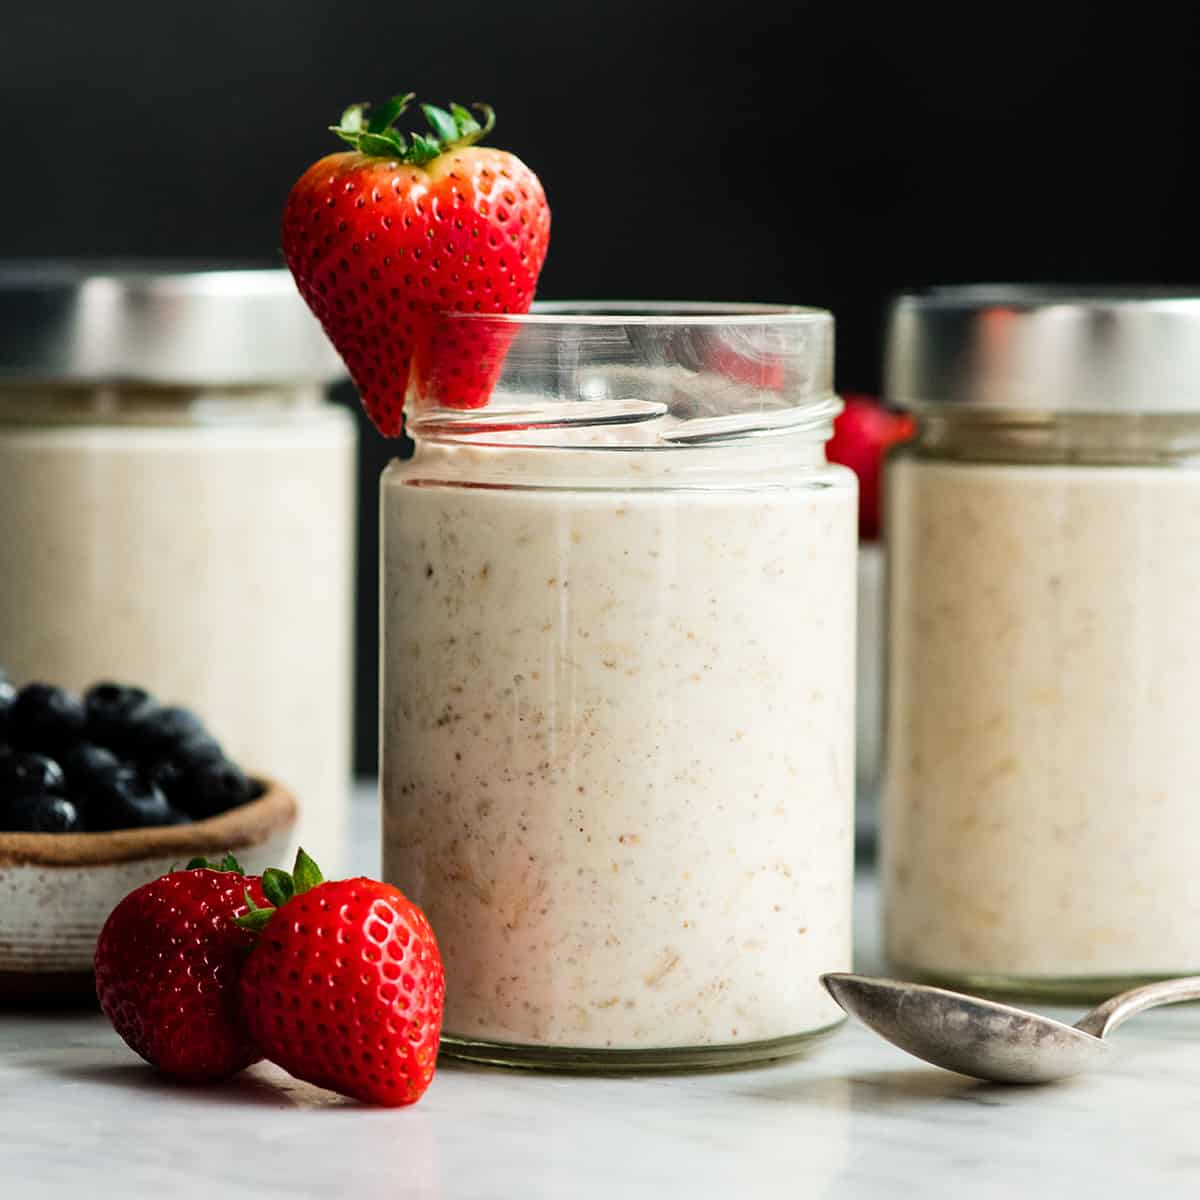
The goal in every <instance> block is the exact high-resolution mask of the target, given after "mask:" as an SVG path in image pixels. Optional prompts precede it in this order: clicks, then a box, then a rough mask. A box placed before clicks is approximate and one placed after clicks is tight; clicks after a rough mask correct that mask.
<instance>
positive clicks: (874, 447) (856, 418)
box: [825, 396, 915, 541]
mask: <svg viewBox="0 0 1200 1200" xmlns="http://www.w3.org/2000/svg"><path fill="white" fill-rule="evenodd" d="M842 399H843V400H844V402H845V405H846V407H845V408H844V409H843V411H842V413H841V414H840V415H839V416H838V418H837V420H836V421H835V422H834V423H833V437H832V438H831V439H830V441H829V445H828V446H827V447H826V451H825V453H826V455H827V457H828V458H829V461H830V462H835V463H841V464H842V465H843V466H845V467H850V468H852V469H853V471H854V473H855V474H856V475H857V476H858V533H859V536H860V537H861V538H862V539H863V540H864V541H869V540H873V539H875V538H877V537H878V536H879V520H880V511H881V507H880V492H881V490H882V467H883V455H884V451H886V450H887V448H888V447H889V446H892V445H895V443H897V442H903V441H906V440H907V439H908V438H910V437H912V435H913V432H914V429H915V426H914V424H913V419H912V417H910V416H909V415H908V414H907V413H894V412H890V411H889V410H888V409H886V408H884V407H883V406H882V405H881V404H880V403H879V402H878V401H877V400H875V399H873V398H872V397H870V396H843V397H842Z"/></svg>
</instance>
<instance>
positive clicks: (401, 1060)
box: [239, 850, 446, 1107]
mask: <svg viewBox="0 0 1200 1200" xmlns="http://www.w3.org/2000/svg"><path fill="white" fill-rule="evenodd" d="M263 891H264V893H265V894H266V897H267V899H268V901H270V906H268V907H258V906H255V907H254V909H253V911H251V912H249V913H247V914H246V915H245V916H243V917H241V918H240V919H239V924H240V925H241V926H242V927H243V928H245V929H247V930H250V931H253V932H254V933H255V934H256V935H257V942H256V944H255V947H254V949H253V950H252V951H251V952H250V955H249V957H248V958H247V960H246V964H245V968H244V969H243V971H242V974H241V979H240V989H241V1008H242V1014H243V1017H244V1019H245V1022H246V1026H247V1028H248V1030H249V1031H250V1034H251V1036H252V1037H253V1038H254V1040H255V1042H256V1043H257V1044H259V1045H260V1046H261V1047H262V1049H263V1053H264V1054H265V1055H266V1057H267V1058H269V1059H270V1060H271V1061H272V1062H273V1063H275V1064H276V1065H277V1066H280V1067H282V1068H283V1069H284V1070H285V1071H287V1072H289V1073H290V1074H292V1075H294V1076H296V1078H297V1079H303V1080H306V1081H307V1082H309V1083H313V1084H316V1085H317V1086H318V1087H324V1088H329V1089H330V1090H331V1091H335V1092H340V1093H342V1094H343V1095H346V1096H351V1097H353V1098H355V1099H358V1100H361V1101H363V1102H364V1103H367V1104H379V1105H385V1106H388V1107H396V1106H400V1105H406V1104H412V1103H414V1102H415V1101H417V1100H419V1099H420V1098H421V1096H422V1095H423V1094H424V1092H425V1089H426V1088H427V1087H428V1086H429V1084H430V1082H431V1080H432V1079H433V1073H434V1070H435V1069H436V1066H437V1052H438V1039H439V1037H440V1035H441V1028H442V1010H443V1007H444V1003H445V995H446V976H445V971H444V970H443V967H442V958H441V954H440V953H439V951H438V945H437V940H436V939H435V937H434V935H433V930H432V928H431V927H430V925H429V922H428V920H426V918H425V914H424V913H423V912H422V911H421V910H420V909H419V908H418V907H417V906H416V905H415V904H413V903H412V901H410V900H409V899H408V898H407V897H406V896H405V895H404V894H403V893H402V892H401V891H400V890H399V889H398V888H394V887H392V886H391V885H389V884H386V883H379V882H377V881H376V880H373V879H365V878H357V879H343V880H338V881H333V882H326V881H325V880H324V879H323V878H322V876H321V872H320V870H319V869H318V868H317V866H316V864H315V863H314V862H313V861H312V859H311V858H309V857H308V855H307V854H305V852H304V851H303V850H300V851H299V852H298V853H297V855H296V865H295V867H294V868H293V870H292V872H291V874H288V873H287V872H286V871H280V870H276V869H274V868H272V869H270V870H268V871H265V872H264V873H263Z"/></svg>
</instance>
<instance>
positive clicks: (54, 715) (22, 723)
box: [8, 683, 85, 751]
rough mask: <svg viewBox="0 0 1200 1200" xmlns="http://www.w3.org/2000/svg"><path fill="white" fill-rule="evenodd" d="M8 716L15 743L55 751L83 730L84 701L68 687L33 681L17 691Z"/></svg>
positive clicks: (25, 748) (29, 748) (31, 748)
mask: <svg viewBox="0 0 1200 1200" xmlns="http://www.w3.org/2000/svg"><path fill="white" fill-rule="evenodd" d="M8 720H9V733H10V735H11V737H12V741H13V745H15V746H20V747H21V749H23V750H48V751H53V750H56V749H58V747H60V746H65V745H66V744H67V743H68V742H73V741H75V740H76V739H77V738H78V737H79V735H80V734H81V733H82V732H83V726H84V721H85V717H84V708H83V702H82V701H81V700H80V699H79V697H78V696H77V695H75V693H74V692H69V691H67V689H66V688H60V687H51V686H50V684H48V683H31V684H29V685H28V686H26V687H23V688H22V689H21V690H20V691H19V692H18V693H17V698H16V700H15V701H14V702H13V706H12V711H11V712H10V713H9V717H8Z"/></svg>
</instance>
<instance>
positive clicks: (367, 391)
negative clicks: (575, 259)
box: [282, 95, 550, 436]
mask: <svg viewBox="0 0 1200 1200" xmlns="http://www.w3.org/2000/svg"><path fill="white" fill-rule="evenodd" d="M411 99H412V97H411V95H410V96H396V97H394V98H393V99H392V100H391V101H390V102H389V103H387V104H385V105H384V106H383V107H382V108H380V109H379V111H378V112H377V113H375V114H374V115H372V116H371V117H370V119H369V121H368V120H367V119H366V118H365V116H364V110H365V108H366V106H365V105H355V106H354V107H352V108H349V109H347V110H346V112H345V113H344V114H343V116H342V120H341V124H340V125H338V126H336V127H334V132H335V133H337V134H338V136H339V137H341V138H342V139H343V140H344V141H346V142H348V143H349V144H350V145H351V146H352V147H353V150H350V151H343V152H342V153H340V154H330V155H328V156H327V157H325V158H322V159H321V160H320V161H319V162H316V163H314V164H313V165H312V166H311V167H309V169H308V170H307V171H305V173H304V174H303V175H302V176H301V177H300V179H299V180H298V181H297V183H296V185H295V186H294V187H293V188H292V191H291V195H289V196H288V200H287V205H286V207H285V208H284V212H283V230H282V241H283V253H284V257H285V258H286V259H287V264H288V267H289V268H290V269H291V272H292V275H293V276H294V277H295V280H296V285H297V286H298V287H299V289H300V294H301V295H302V296H303V297H304V299H305V300H306V301H307V303H308V305H309V307H310V308H311V309H312V310H313V312H314V313H315V314H316V315H317V317H318V318H319V320H320V321H321V324H322V325H323V326H324V327H325V332H326V333H327V334H328V335H329V338H330V340H331V341H332V342H333V344H334V346H335V347H336V348H337V351H338V353H339V354H340V355H341V356H342V358H343V360H344V361H345V363H346V366H347V367H348V368H349V371H350V374H351V376H352V377H353V379H354V382H355V385H356V386H357V387H358V390H359V394H360V395H361V396H362V401H363V404H364V405H365V407H366V410H367V413H368V414H369V416H370V417H371V420H372V421H374V422H375V425H376V426H377V427H378V429H379V431H380V432H381V433H383V434H385V435H387V436H393V435H396V434H399V433H400V432H401V431H402V428H403V419H402V410H403V406H404V400H405V396H406V394H407V392H408V390H409V388H410V385H412V386H414V387H419V389H420V390H421V392H422V393H423V403H425V404H428V405H431V406H439V405H440V406H442V407H447V408H478V407H481V406H482V405H485V404H486V403H487V401H488V397H489V395H490V394H491V390H492V387H493V386H494V384H495V381H496V378H497V376H498V375H499V371H500V366H501V365H502V363H503V361H504V352H505V350H506V349H507V345H508V341H509V340H510V339H511V336H512V334H511V331H504V330H494V329H491V328H489V327H488V326H487V324H486V323H483V322H481V323H479V326H477V327H476V329H475V330H474V332H473V333H472V334H471V335H470V336H469V337H468V336H465V335H464V336H462V337H459V336H457V335H454V334H448V335H447V334H443V335H442V336H439V337H438V338H437V340H436V344H435V343H434V340H433V336H432V331H431V328H430V326H431V319H432V316H433V314H435V313H439V312H441V313H447V312H457V313H523V312H528V311H529V306H530V304H531V303H532V302H533V293H534V289H535V287H536V286H537V278H538V274H539V272H540V271H541V269H542V263H543V262H544V261H545V258H546V249H547V246H548V244H549V239H550V209H549V207H548V206H547V204H546V196H545V193H544V192H543V191H542V185H541V183H540V182H539V181H538V178H537V176H536V175H535V174H534V173H533V172H532V171H531V170H530V169H529V168H528V167H527V166H525V164H524V163H522V162H521V161H520V160H519V159H517V158H515V157H514V156H513V155H511V154H509V153H507V152H506V151H503V150H494V149H492V148H490V147H486V148H485V147H480V146H476V145H474V143H475V142H477V141H479V140H480V139H481V138H482V137H484V136H485V135H486V134H487V133H489V132H490V131H491V129H492V126H493V124H494V121H495V118H494V115H493V113H492V110H491V109H490V108H489V107H488V106H487V105H482V104H481V105H476V108H477V109H478V110H479V111H480V113H481V114H482V115H483V117H484V123H483V124H482V125H480V123H479V122H478V121H476V120H475V118H474V117H473V116H472V115H471V113H470V112H468V111H467V110H466V109H465V108H462V107H461V106H460V105H457V104H455V105H451V107H450V111H449V112H447V111H446V110H444V109H440V108H435V107H434V106H433V105H432V104H423V105H422V106H421V108H422V111H423V112H424V113H425V117H426V119H427V120H428V122H429V125H430V128H431V129H432V131H433V132H432V134H418V133H414V134H411V135H410V136H409V137H407V138H406V137H405V136H404V135H403V134H402V133H400V132H399V130H397V129H395V128H394V127H393V125H394V122H395V121H396V119H397V118H398V117H399V116H400V114H401V113H402V112H404V111H405V109H406V107H407V105H408V102H409V101H410V100H411ZM456 324H462V325H470V324H473V323H472V322H456ZM415 352H420V355H421V362H422V364H423V367H422V375H421V378H420V379H419V380H418V379H417V378H415V375H414V371H413V356H414V353H415Z"/></svg>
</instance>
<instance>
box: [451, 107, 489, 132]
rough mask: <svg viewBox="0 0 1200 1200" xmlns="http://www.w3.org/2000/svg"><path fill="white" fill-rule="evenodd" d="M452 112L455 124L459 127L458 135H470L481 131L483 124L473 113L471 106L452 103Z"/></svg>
mask: <svg viewBox="0 0 1200 1200" xmlns="http://www.w3.org/2000/svg"><path fill="white" fill-rule="evenodd" d="M450 112H451V114H452V115H453V117H454V124H455V125H456V126H457V127H458V135H457V136H458V137H460V138H465V137H470V136H471V134H473V133H479V132H480V131H481V129H482V126H481V125H480V124H479V122H478V121H477V120H475V118H474V117H473V116H472V115H471V110H470V109H469V108H463V106H462V105H461V104H451V105H450Z"/></svg>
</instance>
